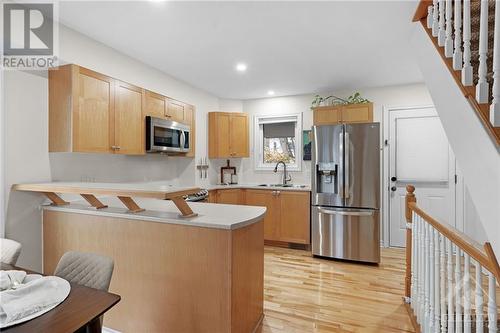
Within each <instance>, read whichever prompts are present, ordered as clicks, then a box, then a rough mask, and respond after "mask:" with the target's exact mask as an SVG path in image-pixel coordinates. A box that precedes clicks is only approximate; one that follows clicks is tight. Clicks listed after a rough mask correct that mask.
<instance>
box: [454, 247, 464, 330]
mask: <svg viewBox="0 0 500 333" xmlns="http://www.w3.org/2000/svg"><path fill="white" fill-rule="evenodd" d="M461 253H462V251H461V250H460V248H459V247H458V246H457V247H456V250H455V332H457V333H461V332H462V304H460V301H461V298H462V297H461V294H462V293H461V290H462V284H461V283H460V282H461V280H462V254H461Z"/></svg>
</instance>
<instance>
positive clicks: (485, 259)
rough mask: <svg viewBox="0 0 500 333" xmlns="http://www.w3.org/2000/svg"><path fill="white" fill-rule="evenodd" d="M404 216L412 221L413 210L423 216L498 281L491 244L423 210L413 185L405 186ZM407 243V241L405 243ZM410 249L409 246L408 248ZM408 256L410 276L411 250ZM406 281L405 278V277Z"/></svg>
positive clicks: (408, 231)
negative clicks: (481, 241) (479, 240)
mask: <svg viewBox="0 0 500 333" xmlns="http://www.w3.org/2000/svg"><path fill="white" fill-rule="evenodd" d="M406 191H407V194H406V197H407V200H406V218H407V221H408V223H412V221H411V211H413V212H415V213H416V214H417V215H419V216H420V217H421V218H423V219H424V220H425V221H426V222H427V223H429V224H430V225H431V226H432V227H434V228H435V229H436V230H437V231H439V232H440V233H441V234H442V235H443V236H445V237H446V238H448V239H449V240H450V241H451V242H452V243H454V244H456V245H457V246H458V247H459V248H460V249H461V250H463V251H464V252H466V253H467V254H468V255H469V256H470V257H471V258H473V259H474V260H476V261H477V262H479V263H480V264H481V266H483V267H485V268H486V269H487V270H489V271H490V272H491V273H493V274H494V275H495V277H496V278H497V280H498V281H500V266H499V265H498V261H497V258H496V256H495V253H494V252H493V249H492V248H491V244H490V243H489V242H486V243H485V244H484V245H481V244H479V243H478V242H476V241H475V240H473V239H472V238H470V237H469V236H467V235H466V234H464V233H463V232H461V231H459V230H457V229H455V228H454V227H452V226H450V225H448V224H444V223H441V222H439V221H438V220H436V219H435V218H433V217H432V216H430V215H429V214H427V213H426V212H425V211H424V210H422V209H421V208H420V207H418V205H417V203H416V199H415V194H414V191H415V187H414V186H412V185H408V186H406ZM409 211H410V213H408V212H409ZM408 214H410V218H409V219H408ZM411 232H412V230H411V229H410V228H408V229H407V242H408V234H409V237H410V238H409V239H410V241H409V243H410V244H411ZM407 244H408V243H407ZM410 250H411V248H410ZM409 257H410V259H409V260H410V266H407V267H406V270H407V274H410V277H411V251H410V253H409ZM407 262H408V251H407ZM405 282H406V279H405ZM408 295H409V294H408Z"/></svg>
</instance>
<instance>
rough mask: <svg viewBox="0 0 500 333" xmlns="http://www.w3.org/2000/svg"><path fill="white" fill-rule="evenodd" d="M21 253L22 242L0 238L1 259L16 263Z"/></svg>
mask: <svg viewBox="0 0 500 333" xmlns="http://www.w3.org/2000/svg"><path fill="white" fill-rule="evenodd" d="M20 254H21V244H20V243H18V242H16V241H15V240H12V239H7V238H0V261H1V262H3V263H4V264H9V265H15V264H16V262H17V258H19V255H20Z"/></svg>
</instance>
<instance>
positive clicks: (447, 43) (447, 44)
mask: <svg viewBox="0 0 500 333" xmlns="http://www.w3.org/2000/svg"><path fill="white" fill-rule="evenodd" d="M452 10H453V7H452V2H451V0H446V30H445V36H446V37H445V40H444V55H445V56H446V57H447V58H451V57H452V56H453V38H452V33H453V31H452V29H453V28H452V26H451V20H452V15H453V14H452V13H453V12H452Z"/></svg>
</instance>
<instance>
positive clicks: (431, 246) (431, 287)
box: [428, 226, 436, 332]
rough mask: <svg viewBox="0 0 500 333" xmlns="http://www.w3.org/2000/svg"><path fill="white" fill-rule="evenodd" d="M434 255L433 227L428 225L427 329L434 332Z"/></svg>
mask: <svg viewBox="0 0 500 333" xmlns="http://www.w3.org/2000/svg"><path fill="white" fill-rule="evenodd" d="M435 265H436V263H435V255H434V228H433V227H432V226H429V331H428V332H434V315H435V314H434V307H435V306H436V305H435V304H436V303H435V302H434V300H435V298H434V269H435V267H436V266H435Z"/></svg>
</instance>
